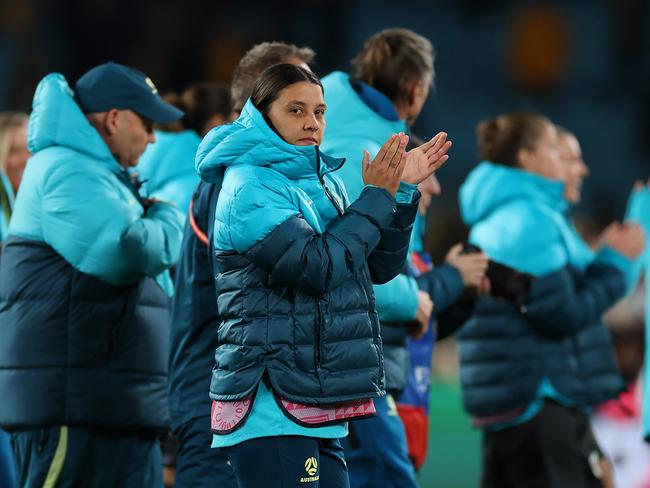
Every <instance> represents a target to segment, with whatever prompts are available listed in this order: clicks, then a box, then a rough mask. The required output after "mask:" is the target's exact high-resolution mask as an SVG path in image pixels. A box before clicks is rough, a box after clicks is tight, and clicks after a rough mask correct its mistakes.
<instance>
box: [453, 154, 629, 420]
mask: <svg viewBox="0 0 650 488" xmlns="http://www.w3.org/2000/svg"><path fill="white" fill-rule="evenodd" d="M563 191H564V187H563V184H562V183H561V182H559V181H553V180H549V179H546V178H543V177H541V176H537V175H535V174H532V173H528V172H525V171H522V170H519V169H515V168H508V167H505V166H502V165H498V164H493V163H490V162H483V163H481V164H480V165H479V166H478V167H477V168H475V169H474V170H473V171H472V172H471V173H470V175H469V176H468V178H467V180H466V182H465V183H464V184H463V186H462V188H461V192H460V204H461V212H462V215H463V219H464V220H465V223H467V224H468V225H469V226H471V232H470V241H471V242H472V243H473V244H476V245H478V246H480V247H481V248H482V249H483V250H484V251H485V252H486V253H487V254H488V255H489V256H490V258H491V259H492V260H494V261H497V262H500V263H502V264H505V265H508V266H510V267H512V268H515V269H517V270H519V271H521V272H525V273H530V274H532V275H533V276H534V277H535V279H534V280H533V284H532V289H531V292H530V295H529V297H528V299H527V302H526V303H525V304H524V307H521V308H519V307H516V306H515V305H513V304H511V303H510V302H507V301H503V300H496V299H492V298H482V299H479V300H478V302H477V304H476V308H475V311H474V314H473V316H472V317H471V318H470V319H469V321H468V322H467V323H466V324H465V325H464V326H463V328H462V329H461V331H460V333H459V334H458V338H459V353H460V362H461V383H462V386H463V398H464V403H465V407H466V409H467V410H468V412H469V413H471V414H472V415H475V416H490V415H499V414H503V413H504V412H508V411H512V410H514V409H517V408H524V407H526V405H528V404H529V403H530V402H531V401H533V399H535V398H537V397H538V396H539V395H540V394H541V393H540V392H541V391H542V390H541V389H540V386H541V385H542V383H545V384H546V383H547V384H548V385H550V391H551V392H552V396H557V398H559V399H562V400H564V401H569V402H571V403H573V404H576V405H579V406H589V405H594V404H596V403H599V402H602V401H604V400H607V399H609V398H612V397H614V396H616V395H617V394H618V392H619V391H620V390H621V388H622V386H623V383H622V380H621V378H620V375H619V372H618V368H617V365H616V362H615V359H614V354H613V348H612V343H611V337H610V333H609V331H608V330H607V329H606V327H605V326H604V324H603V322H602V319H601V317H602V315H603V313H604V312H605V311H606V310H607V309H608V308H609V307H611V306H612V305H613V304H614V303H615V302H616V301H617V300H619V299H620V298H621V297H622V296H623V295H624V294H625V292H626V290H627V289H628V287H629V285H628V281H626V279H625V278H626V275H631V273H633V270H634V268H635V264H634V263H633V262H631V261H630V260H628V259H626V258H625V257H623V256H622V255H620V254H618V253H616V252H615V251H614V250H613V249H610V248H603V249H601V250H600V252H598V253H597V254H594V253H593V252H592V251H591V250H590V249H589V248H588V247H587V245H586V244H585V243H584V242H583V241H582V239H581V238H580V237H579V235H578V234H577V232H576V231H575V229H574V227H573V226H572V225H571V223H570V222H569V220H568V218H567V211H568V204H567V203H566V201H565V200H564V197H563ZM629 282H630V283H631V280H630V281H629ZM547 391H548V389H547Z"/></svg>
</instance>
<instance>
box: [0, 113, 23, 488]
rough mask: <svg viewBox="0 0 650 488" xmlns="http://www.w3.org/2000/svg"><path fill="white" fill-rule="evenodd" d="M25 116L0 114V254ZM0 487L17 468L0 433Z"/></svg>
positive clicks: (19, 167)
mask: <svg viewBox="0 0 650 488" xmlns="http://www.w3.org/2000/svg"><path fill="white" fill-rule="evenodd" d="M28 120H29V117H28V115H27V114H24V113H20V112H0V253H1V252H2V251H1V249H2V241H3V240H4V238H5V237H6V236H7V233H8V231H9V220H10V219H11V213H12V211H13V207H14V198H15V195H16V192H17V191H18V186H19V185H20V180H21V179H22V177H23V171H24V170H25V165H26V164H27V159H28V158H29V156H30V153H29V150H28V149H27V121H28ZM0 340H2V339H1V338H0ZM0 486H3V487H5V486H6V487H7V488H12V487H14V486H16V466H15V462H14V458H13V454H12V451H11V439H10V437H9V434H7V433H6V432H5V431H4V430H1V429H0Z"/></svg>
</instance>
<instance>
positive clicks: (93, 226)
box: [9, 73, 183, 293]
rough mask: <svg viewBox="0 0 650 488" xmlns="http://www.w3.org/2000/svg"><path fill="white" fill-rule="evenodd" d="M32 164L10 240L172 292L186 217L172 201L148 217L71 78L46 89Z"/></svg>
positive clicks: (39, 94)
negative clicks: (34, 243)
mask: <svg viewBox="0 0 650 488" xmlns="http://www.w3.org/2000/svg"><path fill="white" fill-rule="evenodd" d="M27 141H28V147H29V150H30V151H31V152H32V153H33V156H32V158H31V159H30V160H29V162H28V164H27V167H26V169H25V173H24V176H23V180H22V183H21V191H20V193H19V195H18V197H17V199H16V203H15V208H14V212H13V216H12V219H11V224H10V227H9V234H11V235H16V236H18V237H23V238H27V239H32V240H35V241H39V242H44V243H46V244H48V245H49V246H51V247H52V248H54V250H55V251H56V252H57V253H58V254H60V255H61V256H62V257H63V258H64V259H65V260H66V261H67V262H68V263H70V264H71V265H72V266H74V267H75V268H77V269H78V270H79V271H82V272H83V273H87V274H89V275H92V276H95V277H97V278H100V279H102V280H104V281H106V282H108V283H110V284H112V285H123V284H128V283H133V282H136V281H138V280H139V279H140V278H141V277H143V276H145V275H146V276H151V277H157V279H158V281H159V283H160V284H161V286H163V287H164V288H165V289H166V291H167V292H168V293H171V292H172V283H171V280H170V278H169V275H168V271H167V270H168V268H170V267H171V266H173V265H174V263H175V262H176V260H177V259H178V254H179V251H180V244H181V239H182V230H183V229H182V224H183V215H182V214H181V213H180V212H179V211H178V210H177V209H176V208H175V207H174V206H173V205H169V204H167V203H157V204H154V205H153V206H151V207H150V208H149V209H148V210H147V211H146V212H145V210H144V208H143V207H142V205H141V203H140V201H139V198H138V196H137V194H136V193H135V189H134V188H133V187H132V186H131V184H130V181H129V180H128V177H127V176H126V173H125V172H124V171H123V170H122V168H121V167H120V165H119V164H118V163H117V161H116V160H115V158H114V157H113V155H112V154H111V152H110V150H109V148H108V146H107V145H106V144H105V143H104V141H103V140H102V138H101V137H100V135H99V133H98V132H97V130H95V128H94V127H93V126H92V125H91V124H90V122H89V121H88V119H87V118H86V117H85V116H84V114H83V113H82V111H81V109H80V108H79V106H78V105H77V103H76V102H75V100H74V93H73V92H72V90H71V89H70V87H69V86H68V83H67V82H66V80H65V78H64V77H63V76H62V75H60V74H58V73H52V74H50V75H47V76H46V77H45V78H43V80H42V81H41V82H40V83H39V85H38V87H37V89H36V93H35V95H34V104H33V111H32V114H31V116H30V119H29V128H28V135H27Z"/></svg>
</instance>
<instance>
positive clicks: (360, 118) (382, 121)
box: [322, 71, 418, 322]
mask: <svg viewBox="0 0 650 488" xmlns="http://www.w3.org/2000/svg"><path fill="white" fill-rule="evenodd" d="M322 82H323V87H324V89H325V101H326V103H327V113H326V115H325V116H326V119H327V129H326V130H325V137H324V139H323V144H322V149H323V151H324V152H326V153H328V154H335V155H336V156H339V157H344V158H345V159H346V163H345V164H344V165H343V167H342V168H341V169H340V170H338V171H337V172H336V174H337V176H339V177H340V178H341V179H342V180H343V184H344V185H345V189H346V191H347V193H348V195H349V197H350V199H351V200H354V199H356V198H357V197H358V196H359V194H360V193H361V191H362V190H363V187H364V185H363V177H362V175H361V160H362V159H363V150H364V149H366V150H368V152H369V153H370V156H371V158H373V157H375V156H376V155H377V153H378V152H379V149H380V148H381V146H382V145H383V144H384V142H386V139H388V138H389V137H390V136H391V134H394V133H397V132H406V131H407V127H406V123H405V122H404V121H403V120H388V119H387V118H384V117H382V116H381V115H379V114H378V113H376V112H375V111H374V110H373V109H372V108H370V107H369V106H368V105H367V104H366V103H365V102H364V101H363V100H362V99H361V98H360V97H359V95H358V94H357V92H356V91H355V90H354V88H353V87H352V85H351V84H350V77H349V75H347V74H345V73H343V72H340V71H335V72H333V73H331V74H329V75H327V76H326V77H324V78H323V80H322ZM374 290H375V299H376V301H377V313H378V314H379V319H380V320H381V321H382V322H384V321H386V322H402V321H411V320H414V319H415V316H416V313H417V308H418V286H417V283H416V282H415V280H414V279H413V278H412V277H409V276H407V275H405V274H400V275H398V276H397V277H396V278H394V279H393V280H392V281H390V282H389V283H386V284H385V285H375V287H374Z"/></svg>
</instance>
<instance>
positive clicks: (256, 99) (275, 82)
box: [251, 64, 323, 115]
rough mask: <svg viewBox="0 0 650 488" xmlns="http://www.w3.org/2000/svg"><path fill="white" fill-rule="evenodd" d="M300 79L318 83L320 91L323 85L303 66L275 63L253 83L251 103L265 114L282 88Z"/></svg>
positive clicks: (298, 81)
mask: <svg viewBox="0 0 650 488" xmlns="http://www.w3.org/2000/svg"><path fill="white" fill-rule="evenodd" d="M301 81H306V82H307V83H313V84H314V85H318V86H320V89H321V91H322V90H323V85H322V84H321V82H320V80H319V79H318V76H316V75H315V74H314V73H312V72H311V71H309V70H306V69H305V68H301V67H300V66H296V65H294V64H276V65H275V66H271V67H270V68H268V69H266V70H265V71H264V73H262V76H260V78H259V80H257V83H255V88H253V93H252V95H251V100H252V101H253V105H255V107H257V109H258V110H259V111H260V112H262V114H264V115H267V114H268V110H269V107H270V106H271V104H272V103H273V102H275V101H276V100H277V99H278V97H279V96H280V93H281V92H282V90H284V89H285V88H286V87H288V86H290V85H293V84H294V83H300V82H301Z"/></svg>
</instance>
